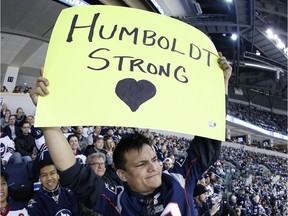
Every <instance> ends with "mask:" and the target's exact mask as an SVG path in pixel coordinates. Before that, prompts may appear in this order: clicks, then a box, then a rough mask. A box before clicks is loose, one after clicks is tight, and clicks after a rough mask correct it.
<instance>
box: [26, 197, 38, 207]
mask: <svg viewBox="0 0 288 216" xmlns="http://www.w3.org/2000/svg"><path fill="white" fill-rule="evenodd" d="M35 203H37V201H35V200H34V199H31V200H29V202H28V205H27V206H28V208H33V204H35Z"/></svg>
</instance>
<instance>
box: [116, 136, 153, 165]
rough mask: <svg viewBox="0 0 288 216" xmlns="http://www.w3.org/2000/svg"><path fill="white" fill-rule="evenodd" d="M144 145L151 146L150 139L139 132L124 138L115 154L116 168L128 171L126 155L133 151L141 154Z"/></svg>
mask: <svg viewBox="0 0 288 216" xmlns="http://www.w3.org/2000/svg"><path fill="white" fill-rule="evenodd" d="M144 145H149V146H151V145H150V143H149V139H148V138H146V137H145V136H144V135H142V134H140V133H138V132H135V133H133V134H127V135H125V136H123V137H122V138H121V140H120V141H119V143H118V144H117V146H116V148H115V150H114V152H113V162H114V165H115V168H116V169H123V170H126V169H125V164H126V162H127V159H126V158H125V156H124V155H125V153H127V152H129V151H131V150H137V151H138V152H139V151H140V150H142V148H143V146H144Z"/></svg>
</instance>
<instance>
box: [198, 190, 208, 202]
mask: <svg viewBox="0 0 288 216" xmlns="http://www.w3.org/2000/svg"><path fill="white" fill-rule="evenodd" d="M207 198H208V192H205V193H203V194H201V195H200V196H199V200H200V201H201V202H206V200H207Z"/></svg>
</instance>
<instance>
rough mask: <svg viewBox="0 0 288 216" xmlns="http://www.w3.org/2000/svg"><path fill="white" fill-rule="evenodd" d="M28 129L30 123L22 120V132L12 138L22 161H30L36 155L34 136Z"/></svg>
mask: <svg viewBox="0 0 288 216" xmlns="http://www.w3.org/2000/svg"><path fill="white" fill-rule="evenodd" d="M29 130H30V123H29V122H24V123H23V125H22V127H21V131H22V133H21V134H20V135H18V136H17V137H16V138H15V139H14V142H15V147H16V152H17V153H19V154H20V155H21V157H22V161H23V162H28V161H32V160H34V159H35V158H36V156H37V152H36V142H35V138H34V137H33V136H32V135H31V134H30V133H29Z"/></svg>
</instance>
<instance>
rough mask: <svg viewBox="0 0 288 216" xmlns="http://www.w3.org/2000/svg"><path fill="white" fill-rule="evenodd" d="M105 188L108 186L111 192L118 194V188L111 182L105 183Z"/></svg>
mask: <svg viewBox="0 0 288 216" xmlns="http://www.w3.org/2000/svg"><path fill="white" fill-rule="evenodd" d="M105 188H107V189H108V190H109V191H110V192H112V193H114V194H117V190H116V187H115V186H114V185H110V184H107V183H105Z"/></svg>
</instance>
